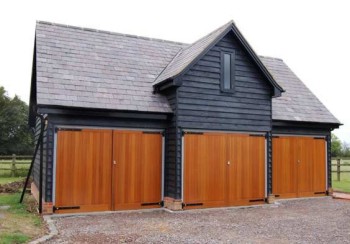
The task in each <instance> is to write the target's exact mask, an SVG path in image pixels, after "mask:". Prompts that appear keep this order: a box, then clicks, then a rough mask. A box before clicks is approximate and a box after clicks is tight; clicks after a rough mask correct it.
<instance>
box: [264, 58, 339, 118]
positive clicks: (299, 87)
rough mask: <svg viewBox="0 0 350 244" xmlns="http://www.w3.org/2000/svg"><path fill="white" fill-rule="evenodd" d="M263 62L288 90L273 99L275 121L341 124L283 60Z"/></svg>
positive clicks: (273, 59)
mask: <svg viewBox="0 0 350 244" xmlns="http://www.w3.org/2000/svg"><path fill="white" fill-rule="evenodd" d="M260 59H261V61H262V62H263V63H264V65H265V66H266V67H267V69H268V70H269V71H270V73H271V74H272V75H273V76H274V78H275V79H276V81H277V82H278V83H279V84H280V85H281V86H282V87H283V88H284V89H285V90H286V92H284V93H283V94H282V96H281V97H277V98H273V99H272V118H273V119H274V120H288V121H303V122H318V123H334V124H340V122H339V120H338V119H337V118H335V117H334V116H333V114H331V112H329V110H328V109H327V108H326V107H325V106H324V105H323V104H322V102H321V101H320V100H319V99H318V98H317V97H316V96H315V95H314V94H313V93H312V92H311V91H310V90H309V88H307V87H306V85H305V84H304V83H303V82H302V81H301V80H300V79H299V78H298V77H297V76H296V75H295V74H294V73H293V71H292V70H291V69H290V68H289V67H288V66H287V65H286V64H285V63H284V62H283V60H281V59H277V58H269V57H260Z"/></svg>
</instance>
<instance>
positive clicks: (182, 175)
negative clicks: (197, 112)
mask: <svg viewBox="0 0 350 244" xmlns="http://www.w3.org/2000/svg"><path fill="white" fill-rule="evenodd" d="M181 132H182V134H181V202H183V201H184V188H185V184H184V173H185V171H184V168H185V167H184V166H185V135H184V133H185V132H198V133H222V134H250V135H263V136H264V137H265V140H264V142H265V151H264V152H265V167H264V168H265V182H264V183H265V185H264V187H265V198H266V197H267V179H268V178H267V177H268V176H267V167H268V165H267V161H268V160H267V154H268V152H267V149H268V148H267V138H266V133H268V132H257V131H221V130H220V131H219V130H198V129H193V130H191V129H182V131H181Z"/></svg>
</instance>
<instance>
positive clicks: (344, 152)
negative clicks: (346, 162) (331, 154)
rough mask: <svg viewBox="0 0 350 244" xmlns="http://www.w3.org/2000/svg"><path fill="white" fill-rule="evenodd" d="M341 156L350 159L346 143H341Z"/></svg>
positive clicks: (349, 148)
mask: <svg viewBox="0 0 350 244" xmlns="http://www.w3.org/2000/svg"><path fill="white" fill-rule="evenodd" d="M342 156H343V157H350V145H349V143H347V142H345V141H344V142H343V144H342Z"/></svg>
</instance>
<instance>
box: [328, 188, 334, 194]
mask: <svg viewBox="0 0 350 244" xmlns="http://www.w3.org/2000/svg"><path fill="white" fill-rule="evenodd" d="M328 196H333V188H332V187H329V188H328Z"/></svg>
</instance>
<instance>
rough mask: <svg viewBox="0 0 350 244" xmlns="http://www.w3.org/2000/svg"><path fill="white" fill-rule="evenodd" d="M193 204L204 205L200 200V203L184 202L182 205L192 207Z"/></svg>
mask: <svg viewBox="0 0 350 244" xmlns="http://www.w3.org/2000/svg"><path fill="white" fill-rule="evenodd" d="M192 206H203V203H201V202H198V203H182V207H183V208H184V207H192Z"/></svg>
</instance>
